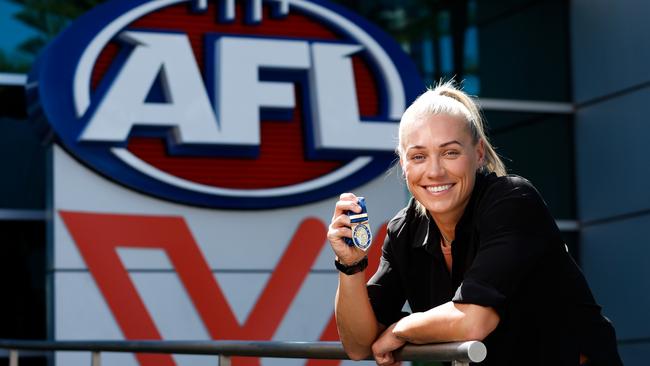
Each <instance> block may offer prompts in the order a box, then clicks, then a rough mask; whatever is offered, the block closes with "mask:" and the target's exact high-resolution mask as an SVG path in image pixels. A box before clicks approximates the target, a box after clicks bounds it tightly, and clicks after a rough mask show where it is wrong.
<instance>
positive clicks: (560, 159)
mask: <svg viewBox="0 0 650 366" xmlns="http://www.w3.org/2000/svg"><path fill="white" fill-rule="evenodd" d="M485 115H486V118H487V120H488V124H489V126H490V129H489V131H490V138H491V141H492V143H493V144H494V146H495V147H496V149H497V153H498V154H499V155H501V156H502V157H503V158H504V162H505V164H506V166H507V167H508V172H509V173H512V174H518V175H521V176H523V177H525V178H527V179H529V180H530V181H531V182H532V183H533V184H534V185H535V186H536V187H537V189H538V190H539V191H540V193H541V194H542V196H543V197H544V199H545V200H546V203H547V204H548V206H549V208H550V210H551V213H552V214H553V216H554V217H555V218H556V219H573V218H575V203H574V201H575V194H574V159H573V156H574V152H573V125H572V117H570V116H565V115H549V114H531V113H505V112H499V113H495V112H490V111H488V112H485Z"/></svg>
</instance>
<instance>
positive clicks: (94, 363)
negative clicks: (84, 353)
mask: <svg viewBox="0 0 650 366" xmlns="http://www.w3.org/2000/svg"><path fill="white" fill-rule="evenodd" d="M100 357H101V354H100V353H99V352H97V351H94V352H93V353H92V356H91V361H90V366H101V364H102V360H101V358H100Z"/></svg>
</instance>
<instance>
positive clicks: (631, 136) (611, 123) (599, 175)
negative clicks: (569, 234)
mask: <svg viewBox="0 0 650 366" xmlns="http://www.w3.org/2000/svg"><path fill="white" fill-rule="evenodd" d="M648 105H650V88H644V89H642V90H639V91H637V92H634V93H630V94H626V95H623V96H621V97H617V98H614V99H610V100H607V101H605V102H601V103H599V104H596V105H593V106H590V107H586V108H582V109H580V110H578V112H577V113H576V162H577V163H576V169H577V182H576V184H577V195H578V218H579V219H580V220H582V221H590V220H594V219H600V218H606V217H610V216H614V215H620V214H625V213H630V212H636V211H642V210H647V209H650V159H649V157H648V153H649V152H650V150H649V147H650V144H649V141H650V118H649V117H648V113H647V111H646V110H647V106H648Z"/></svg>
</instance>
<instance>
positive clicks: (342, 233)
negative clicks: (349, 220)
mask: <svg viewBox="0 0 650 366" xmlns="http://www.w3.org/2000/svg"><path fill="white" fill-rule="evenodd" d="M351 237H352V230H351V229H350V228H349V227H345V226H342V227H335V226H330V229H329V230H328V231H327V240H329V241H330V242H332V244H336V243H338V242H339V241H343V238H351ZM346 245H347V244H346Z"/></svg>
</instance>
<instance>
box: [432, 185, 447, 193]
mask: <svg viewBox="0 0 650 366" xmlns="http://www.w3.org/2000/svg"><path fill="white" fill-rule="evenodd" d="M449 188H451V184H445V185H444V186H435V187H428V188H427V189H428V190H429V191H431V192H434V193H437V192H442V191H446V190H448V189H449Z"/></svg>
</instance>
